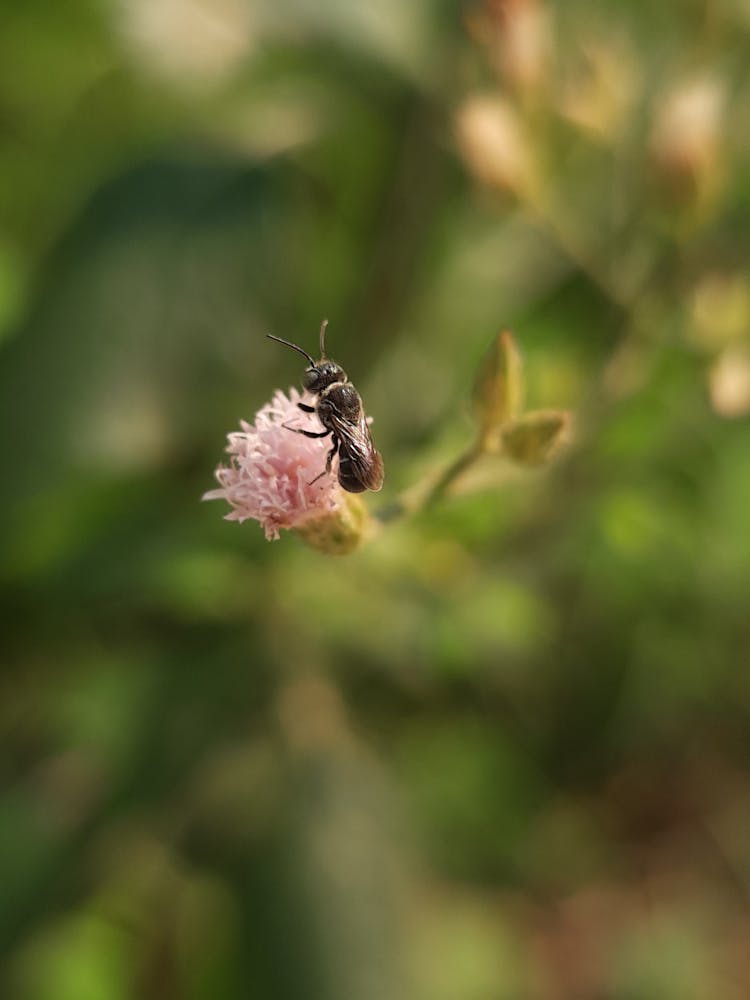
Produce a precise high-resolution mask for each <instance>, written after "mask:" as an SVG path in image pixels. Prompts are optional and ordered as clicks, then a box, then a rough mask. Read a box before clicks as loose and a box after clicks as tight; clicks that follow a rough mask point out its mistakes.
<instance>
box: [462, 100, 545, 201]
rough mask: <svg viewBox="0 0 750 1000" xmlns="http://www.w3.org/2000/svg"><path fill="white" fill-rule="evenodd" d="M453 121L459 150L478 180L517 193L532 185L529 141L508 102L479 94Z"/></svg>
mask: <svg viewBox="0 0 750 1000" xmlns="http://www.w3.org/2000/svg"><path fill="white" fill-rule="evenodd" d="M455 124H456V139H457V142H458V148H459V151H460V153H461V156H462V157H463V159H464V160H465V162H466V165H467V167H468V168H469V170H470V171H471V173H473V174H474V176H475V177H476V178H477V180H479V181H480V182H481V183H482V184H486V185H488V186H489V187H493V188H496V189H498V190H500V191H506V192H513V193H516V194H522V193H524V192H525V191H528V190H529V188H530V187H532V185H533V182H534V174H535V170H534V167H533V163H532V157H531V153H530V150H529V145H528V140H527V138H526V136H525V134H524V130H523V127H522V125H521V122H520V121H519V119H518V116H517V114H516V112H515V111H514V110H513V107H512V106H511V104H510V103H509V102H508V101H506V100H505V99H504V98H502V97H495V96H490V95H481V94H477V95H475V96H473V97H470V98H468V99H467V100H466V101H465V102H464V104H463V105H462V107H461V108H460V109H459V111H458V114H457V115H456V123H455Z"/></svg>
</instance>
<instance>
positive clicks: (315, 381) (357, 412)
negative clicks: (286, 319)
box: [268, 319, 383, 493]
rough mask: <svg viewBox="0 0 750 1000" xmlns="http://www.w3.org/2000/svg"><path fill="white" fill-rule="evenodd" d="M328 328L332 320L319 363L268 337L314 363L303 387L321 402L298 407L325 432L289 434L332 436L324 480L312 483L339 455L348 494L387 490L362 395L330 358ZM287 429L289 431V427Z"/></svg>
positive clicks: (323, 332)
mask: <svg viewBox="0 0 750 1000" xmlns="http://www.w3.org/2000/svg"><path fill="white" fill-rule="evenodd" d="M327 326H328V320H327V319H325V320H323V323H322V325H321V327H320V360H319V361H315V360H314V359H313V358H312V357H311V356H310V355H309V354H308V353H307V351H303V350H302V348H301V347H298V346H297V345H296V344H292V343H290V342H289V341H288V340H282V339H281V337H274V336H273V334H271V333H269V334H268V337H269V338H270V339H271V340H277V341H278V342H279V343H280V344H285V345H286V346H287V347H291V348H292V350H294V351H298V352H299V353H300V354H301V355H302V356H303V357H305V358H307V360H308V361H309V362H310V365H309V367H308V368H306V369H305V373H304V375H303V376H302V384H303V385H304V387H305V389H307V391H308V392H311V393H314V394H315V395H316V396H317V397H318V401H317V403H316V405H315V406H308V405H307V404H306V403H298V404H297V405H298V406H299V408H300V410H303V411H304V412H305V413H317V415H318V419H319V420H320V422H321V424H322V425H323V426H324V427H325V430H324V431H304V430H301V429H300V428H299V427H289V430H290V431H295V432H296V433H297V434H304V435H305V437H309V438H323V437H327V436H328V435H329V434H330V435H331V443H332V447H331V450H330V451H329V452H328V457H327V458H326V467H325V469H324V470H323V471H322V472H321V473H320V476H316V477H315V479H313V480H312V483H315V482H317V481H318V480H319V479H320V478H321V476H325V475H326V474H327V473H329V472H330V471H331V462H332V461H333V458H334V456H335V455H336V453H337V452H338V456H339V483H340V484H341V486H342V487H343V488H344V489H345V490H347V491H348V492H349V493H363V492H364V491H365V490H379V489H381V488H382V486H383V459H382V458H381V457H380V453H379V452H378V451H376V449H375V445H374V444H373V443H372V437H371V435H370V428H369V426H368V424H367V417H366V416H365V411H364V407H363V406H362V400H361V398H360V395H359V393H358V392H357V390H356V389H355V388H354V386H353V385H351V384H350V382H349V379H348V378H347V376H346V372H345V371H344V369H343V368H342V367H341V365H339V364H337V363H336V362H335V361H331V360H330V358H327V357H326V350H325V336H326V327H327ZM284 426H285V427H288V424H284ZM312 483H310V485H312Z"/></svg>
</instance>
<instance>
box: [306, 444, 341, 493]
mask: <svg viewBox="0 0 750 1000" xmlns="http://www.w3.org/2000/svg"><path fill="white" fill-rule="evenodd" d="M332 441H333V447H332V448H331V450H330V451H329V452H328V455H327V457H326V467H325V469H323V471H322V472H321V474H320V475H319V476H316V477H315V479H311V480H310V482H309V483H308V484H307V485H308V486H312V484H313V483H317V481H318V480H319V479H322V478H323V476H327V475H328V473H329V472H330V471H331V462H332V461H333V456H334V455H335V454H336V452H337V451H338V450H339V439H338V438H337V437H336V436H335V435H334V436H333V438H332Z"/></svg>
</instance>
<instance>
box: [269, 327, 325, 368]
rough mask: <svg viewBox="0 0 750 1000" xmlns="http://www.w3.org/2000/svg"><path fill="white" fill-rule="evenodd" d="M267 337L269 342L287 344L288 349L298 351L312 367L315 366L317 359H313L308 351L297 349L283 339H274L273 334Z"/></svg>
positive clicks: (294, 345)
mask: <svg viewBox="0 0 750 1000" xmlns="http://www.w3.org/2000/svg"><path fill="white" fill-rule="evenodd" d="M266 336H267V337H268V339H269V340H276V341H278V343H279V344H285V345H286V346H287V347H291V349H292V350H293V351H298V352H299V353H300V354H301V355H302V356H303V357H305V358H307V360H308V361H309V362H310V364H311V365H314V364H315V358H311V357H310V355H309V354H308V353H307V351H303V350H302V348H301V347H297V345H296V344H293V343H292V342H291V341H289V340H283V339H282V338H281V337H274V335H273V334H272V333H267V334H266Z"/></svg>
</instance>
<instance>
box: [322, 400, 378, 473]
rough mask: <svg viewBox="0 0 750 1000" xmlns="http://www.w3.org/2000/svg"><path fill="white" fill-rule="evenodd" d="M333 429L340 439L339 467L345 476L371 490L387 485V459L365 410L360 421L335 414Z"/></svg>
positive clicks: (333, 414) (332, 415)
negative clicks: (384, 463)
mask: <svg viewBox="0 0 750 1000" xmlns="http://www.w3.org/2000/svg"><path fill="white" fill-rule="evenodd" d="M331 423H332V425H333V426H332V430H333V432H334V434H335V435H336V437H337V438H338V439H339V467H340V468H341V471H342V473H343V474H344V476H345V478H348V479H354V480H356V481H357V482H359V483H361V484H362V486H363V487H364V488H365V489H367V490H376V491H377V490H379V489H381V488H382V486H383V459H382V458H381V457H380V453H379V452H378V451H377V450H376V448H375V445H374V444H373V443H372V435H371V434H370V428H369V427H368V425H367V418H366V417H365V414H364V412H360V415H359V420H358V421H357V423H356V424H355V423H352V422H351V421H348V420H342V419H341V417H340V416H339V415H338V414H336V413H332V414H331Z"/></svg>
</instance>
